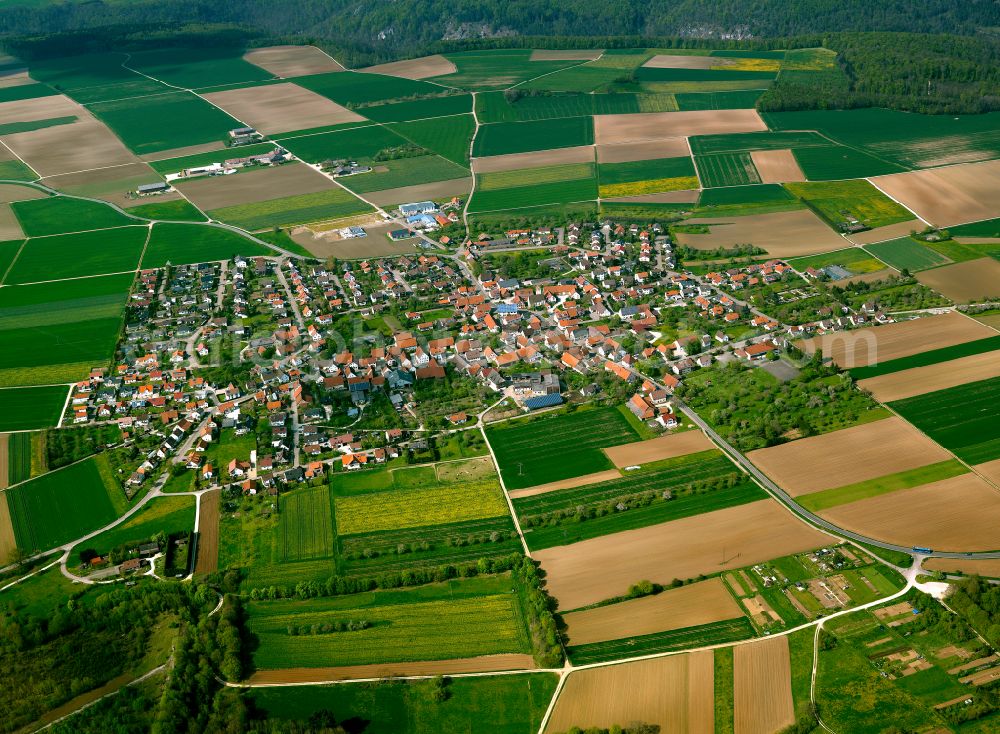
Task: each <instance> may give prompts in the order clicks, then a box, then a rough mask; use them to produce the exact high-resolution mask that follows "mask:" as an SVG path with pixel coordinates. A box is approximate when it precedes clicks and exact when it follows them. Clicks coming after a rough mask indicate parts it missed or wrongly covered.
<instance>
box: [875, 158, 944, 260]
mask: <svg viewBox="0 0 1000 734" xmlns="http://www.w3.org/2000/svg"><path fill="white" fill-rule="evenodd" d="M910 173H912V171H911V172H910ZM873 178H876V177H875V176H869V177H867V178H865V179H864V180H865V181H867V182H868V183H870V184H871V185H872V186H874V187H875V188H876V189H877V190H878V191H879V192H881V193H882V195H883V196H885V197H887V198H889V199H892V200H893V201H894V202H896V203H897V204H898V205H899V206H901V207H903V208H904V209H906V211H908V212H909V213H910V214H912V215H913V216H914V217H916V218H917V219H918V220H919V221H921V222H923V223H924V224H926V225H927V226H928V227H934V225H933V224H931V223H930V222H928V221H927V220H926V219H924V218H923V217H922V216H920V215H919V214H917V213H916V212H915V211H913V210H912V209H911V208H910V207H908V206H907V205H906V204H904V203H903V202H901V201H900V200H899V199H897V198H896V197H895V196H893V195H892V194H890V193H888V192H887V191H885V190H884V189H883V188H881V187H880V186H879V185H878V184H877V183H875V182H874V181H872V179H873ZM935 229H937V228H936V227H935ZM897 239H898V238H897ZM875 244H878V243H875Z"/></svg>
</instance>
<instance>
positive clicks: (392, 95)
mask: <svg viewBox="0 0 1000 734" xmlns="http://www.w3.org/2000/svg"><path fill="white" fill-rule="evenodd" d="M295 83H296V84H298V85H299V86H300V87H305V88H306V89H310V90H312V91H313V92H316V94H321V95H323V96H324V97H326V98H327V99H332V100H333V101H334V102H337V103H339V104H342V105H360V106H362V107H361V108H360V109H359V110H358V112H359V113H360V114H362V115H363V114H364V107H363V105H367V104H374V103H379V102H389V101H394V100H399V101H404V100H405V101H412V98H414V97H417V96H418V95H429V96H435V97H436V96H439V95H440V94H441V93H442V92H443V91H445V90H442V89H441V87H439V86H437V85H435V84H428V83H427V82H420V81H412V80H410V79H403V78H400V77H394V76H385V75H383V74H344V73H342V72H332V73H329V74H313V75H311V76H300V77H296V78H295Z"/></svg>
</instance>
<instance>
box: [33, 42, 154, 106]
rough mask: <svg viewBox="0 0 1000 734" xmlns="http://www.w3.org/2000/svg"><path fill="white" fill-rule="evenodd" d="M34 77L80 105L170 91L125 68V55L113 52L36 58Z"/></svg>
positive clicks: (34, 61)
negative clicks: (123, 58) (123, 61)
mask: <svg viewBox="0 0 1000 734" xmlns="http://www.w3.org/2000/svg"><path fill="white" fill-rule="evenodd" d="M31 76H32V78H33V79H37V80H38V81H41V82H45V83H46V84H48V85H49V86H50V87H52V88H53V89H55V90H56V91H58V92H63V93H65V94H67V96H69V97H71V98H72V99H74V100H76V101H77V102H80V103H81V104H87V103H90V102H97V101H100V100H105V99H121V98H123V97H134V96H139V95H143V94H157V93H161V92H167V91H170V88H169V87H167V86H166V85H164V84H161V83H160V82H157V81H154V80H152V79H147V78H145V77H143V76H140V75H139V74H136V73H135V72H133V71H129V70H128V69H125V68H124V67H123V66H122V55H121V54H120V53H115V52H110V51H109V52H107V53H95V54H86V55H82V56H63V57H60V58H56V59H33V60H32V62H31Z"/></svg>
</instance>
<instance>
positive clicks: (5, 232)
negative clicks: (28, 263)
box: [0, 203, 24, 242]
mask: <svg viewBox="0 0 1000 734" xmlns="http://www.w3.org/2000/svg"><path fill="white" fill-rule="evenodd" d="M22 237H24V231H23V230H22V229H21V224H20V222H18V221H17V217H15V216H14V210H13V209H11V208H10V204H3V203H0V242H6V241H7V240H19V239H21V238H22Z"/></svg>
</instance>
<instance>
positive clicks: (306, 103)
mask: <svg viewBox="0 0 1000 734" xmlns="http://www.w3.org/2000/svg"><path fill="white" fill-rule="evenodd" d="M204 97H205V99H207V100H208V101H209V102H211V103H212V104H214V105H218V106H219V107H221V108H222V109H224V110H225V111H226V112H227V113H229V114H230V115H231V116H232V117H234V118H235V119H237V120H240V121H241V122H244V123H246V124H247V125H249V126H250V127H253V128H256V129H257V130H259V131H260V132H262V133H264V134H265V135H273V134H275V133H284V132H291V131H292V130H307V129H309V128H313V127H323V126H325V125H340V124H342V123H345V122H364V121H365V118H364V117H362V116H361V115H359V114H357V113H356V112H352V111H351V110H349V109H347V108H346V107H341V106H340V105H339V104H337V103H336V102H334V101H332V100H329V99H327V98H326V97H322V96H320V95H318V94H316V93H315V92H312V91H310V90H308V89H305V88H304V87H300V86H298V85H297V84H292V83H291V82H287V83H285V84H266V85H263V86H260V87H243V88H241V89H228V90H226V91H224V92H211V93H209V94H205V95H204Z"/></svg>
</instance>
